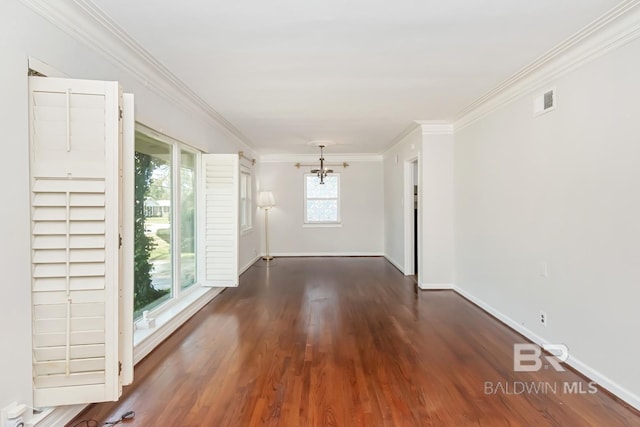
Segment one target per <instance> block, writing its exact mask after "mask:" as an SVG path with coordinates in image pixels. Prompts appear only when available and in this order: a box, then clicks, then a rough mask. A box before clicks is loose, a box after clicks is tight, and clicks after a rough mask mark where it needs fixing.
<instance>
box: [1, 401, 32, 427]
mask: <svg viewBox="0 0 640 427" xmlns="http://www.w3.org/2000/svg"><path fill="white" fill-rule="evenodd" d="M26 409H27V405H25V404H20V405H18V402H11V404H9V405H8V406H5V407H4V408H2V411H0V423H1V424H0V426H1V427H24V422H23V421H22V414H24V412H25V410H26Z"/></svg>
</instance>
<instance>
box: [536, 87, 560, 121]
mask: <svg viewBox="0 0 640 427" xmlns="http://www.w3.org/2000/svg"><path fill="white" fill-rule="evenodd" d="M556 105H557V99H556V89H555V88H551V89H547V90H545V91H543V92H542V93H539V94H537V95H536V96H535V97H534V98H533V115H534V116H538V115H540V114H544V113H548V112H549V111H553V110H555V109H556Z"/></svg>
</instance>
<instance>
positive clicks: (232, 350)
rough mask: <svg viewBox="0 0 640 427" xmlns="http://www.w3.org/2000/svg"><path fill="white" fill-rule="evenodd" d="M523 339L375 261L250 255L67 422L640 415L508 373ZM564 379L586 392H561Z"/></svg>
mask: <svg viewBox="0 0 640 427" xmlns="http://www.w3.org/2000/svg"><path fill="white" fill-rule="evenodd" d="M523 342H526V341H525V340H524V338H522V337H521V336H520V335H518V334H516V333H515V332H513V331H512V330H510V329H509V328H507V327H506V326H504V325H502V324H501V323H500V322H498V321H497V320H496V319H494V318H492V317H491V316H489V315H487V314H486V313H484V312H483V311H482V310H480V309H479V308H477V307H476V306H474V305H473V304H471V303H469V302H468V301H467V300H465V299H463V298H462V297H460V296H458V295H457V294H455V293H454V292H452V291H420V290H417V289H416V288H415V285H414V283H413V282H412V281H411V280H410V279H409V278H406V277H404V276H402V274H401V273H399V272H398V271H397V270H396V269H395V268H394V267H393V266H391V264H389V263H388V262H387V261H386V260H385V259H383V258H280V259H277V260H275V261H274V262H272V263H271V265H270V266H269V267H268V268H267V267H265V263H264V262H263V261H260V262H259V263H257V264H256V265H254V266H253V267H252V268H251V269H249V270H248V271H247V272H246V273H245V274H244V275H243V276H242V277H241V281H240V287H239V288H235V289H228V290H226V291H225V292H224V293H222V294H221V295H220V296H218V297H217V298H216V299H215V300H214V301H212V302H211V303H209V304H208V305H207V306H206V307H205V308H204V309H203V310H201V311H200V312H199V313H198V314H196V315H195V316H194V317H193V318H192V319H191V320H190V321H189V322H187V323H186V324H185V325H184V326H183V327H181V328H180V329H179V330H178V331H177V332H176V333H175V334H174V335H172V336H171V337H170V338H169V339H168V340H167V341H165V342H164V343H163V344H162V345H161V346H160V347H159V348H158V349H156V350H155V351H154V352H153V353H152V354H151V355H150V356H148V357H147V358H146V359H145V360H143V361H142V362H141V363H139V364H138V366H136V380H135V383H134V385H132V386H131V387H129V388H128V389H127V390H126V392H125V396H124V397H123V398H122V399H121V400H120V402H118V403H115V404H113V403H110V404H109V403H107V404H98V405H93V406H92V407H90V408H89V409H88V410H87V411H86V412H85V413H84V414H81V415H80V416H79V417H77V418H76V420H74V421H73V422H71V423H70V424H69V426H73V425H74V424H75V423H77V422H78V421H80V420H82V419H89V418H93V419H96V420H98V421H99V423H100V424H99V425H102V422H104V421H105V420H111V419H117V418H118V417H119V416H120V414H122V413H124V412H126V411H129V410H134V411H135V412H136V417H135V419H134V420H131V421H130V422H127V423H126V424H125V425H127V426H134V425H135V426H145V427H149V426H158V427H160V426H163V427H164V426H181V427H188V426H194V427H195V426H215V427H219V426H241V427H250V426H285V427H289V426H291V427H302V426H304V427H306V426H323V427H324V426H346V427H356V426H367V427H372V426H373V427H375V426H401V427H404V426H456V427H457V426H491V427H493V426H607V427H609V426H639V425H640V417H639V416H638V413H637V412H635V411H633V410H631V409H629V408H628V407H626V406H625V405H624V404H622V403H620V402H619V401H616V400H614V399H613V398H611V397H610V396H609V395H608V394H607V393H606V392H604V391H602V390H597V392H596V393H594V394H590V393H588V391H589V388H588V381H587V380H586V379H585V378H583V377H580V376H578V375H577V374H576V373H574V372H572V371H570V370H568V371H566V372H555V371H553V370H552V369H549V370H542V371H540V372H536V373H530V372H513V344H514V343H523ZM574 382H577V383H579V384H580V387H581V388H580V390H581V391H585V393H582V394H578V393H565V392H564V391H565V390H564V389H563V384H564V383H569V384H573V383H574ZM518 383H521V384H522V386H521V387H525V386H529V387H530V389H529V391H530V392H528V393H526V392H525V393H519V394H518V393H517V391H519V390H518V387H519V386H518ZM487 384H490V385H491V387H489V388H487ZM499 384H501V385H502V388H501V389H500V385H499ZM536 384H537V386H536ZM532 385H533V386H535V387H534V388H531V387H532ZM553 385H555V386H556V389H555V390H554V388H553V387H552V386H553ZM574 391H577V389H574Z"/></svg>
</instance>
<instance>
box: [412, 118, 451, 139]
mask: <svg viewBox="0 0 640 427" xmlns="http://www.w3.org/2000/svg"><path fill="white" fill-rule="evenodd" d="M416 123H417V124H418V125H419V126H420V127H421V128H422V134H423V135H453V131H454V128H453V124H452V123H451V122H447V121H445V120H416Z"/></svg>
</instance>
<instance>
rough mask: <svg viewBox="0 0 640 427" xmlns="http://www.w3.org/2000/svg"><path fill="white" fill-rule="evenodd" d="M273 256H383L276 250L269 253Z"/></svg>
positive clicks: (379, 253) (371, 253) (361, 253)
mask: <svg viewBox="0 0 640 427" xmlns="http://www.w3.org/2000/svg"><path fill="white" fill-rule="evenodd" d="M271 256H273V257H314V256H317V257H325V256H327V257H329V256H331V257H337V256H344V257H350V256H352V257H366V256H384V254H383V253H381V252H276V253H271Z"/></svg>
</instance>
